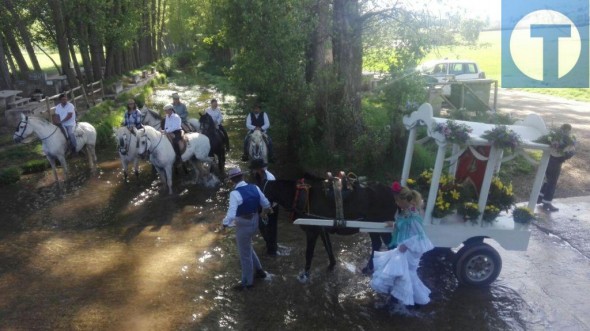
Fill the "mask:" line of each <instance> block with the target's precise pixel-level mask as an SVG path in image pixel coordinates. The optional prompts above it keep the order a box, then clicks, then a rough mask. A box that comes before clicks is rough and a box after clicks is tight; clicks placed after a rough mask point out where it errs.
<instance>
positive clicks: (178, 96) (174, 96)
mask: <svg viewBox="0 0 590 331" xmlns="http://www.w3.org/2000/svg"><path fill="white" fill-rule="evenodd" d="M171 97H172V99H180V95H178V93H172V95H171Z"/></svg>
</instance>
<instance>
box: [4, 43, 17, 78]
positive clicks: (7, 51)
mask: <svg viewBox="0 0 590 331" xmlns="http://www.w3.org/2000/svg"><path fill="white" fill-rule="evenodd" d="M0 36H2V33H0ZM0 39H2V38H0ZM2 47H4V53H5V55H6V62H8V65H9V66H10V71H11V72H12V76H11V77H12V78H14V77H15V76H16V73H17V72H18V70H17V69H16V64H14V60H13V59H12V56H11V55H10V48H9V47H8V44H6V40H4V43H3V44H2Z"/></svg>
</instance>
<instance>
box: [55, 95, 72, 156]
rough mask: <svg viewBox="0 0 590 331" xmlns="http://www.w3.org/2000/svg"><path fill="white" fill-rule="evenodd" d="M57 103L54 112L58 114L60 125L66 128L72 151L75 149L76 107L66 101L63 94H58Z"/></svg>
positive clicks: (66, 98)
mask: <svg viewBox="0 0 590 331" xmlns="http://www.w3.org/2000/svg"><path fill="white" fill-rule="evenodd" d="M59 102H60V103H59V104H58V105H57V106H55V114H57V115H58V116H59V121H60V124H61V126H62V127H63V128H64V129H65V130H66V132H67V135H68V139H69V140H70V145H71V148H72V151H73V152H75V151H76V134H75V132H74V129H75V127H76V109H75V108H74V105H72V104H71V103H69V102H68V97H67V96H66V95H65V94H60V96H59Z"/></svg>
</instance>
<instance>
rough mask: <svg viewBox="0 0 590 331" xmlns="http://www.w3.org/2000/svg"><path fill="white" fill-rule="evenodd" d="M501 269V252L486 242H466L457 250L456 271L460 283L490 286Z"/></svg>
mask: <svg viewBox="0 0 590 331" xmlns="http://www.w3.org/2000/svg"><path fill="white" fill-rule="evenodd" d="M501 270H502V258H500V254H498V252H497V251H496V250H495V249H494V248H493V247H492V246H490V245H488V244H486V243H483V242H481V243H476V244H466V245H465V246H463V247H462V248H461V249H460V250H459V251H458V252H457V256H456V260H455V266H454V271H455V276H457V279H458V280H459V283H460V284H464V285H470V286H488V285H490V284H491V283H492V282H493V281H495V280H496V278H498V275H499V274H500V271H501Z"/></svg>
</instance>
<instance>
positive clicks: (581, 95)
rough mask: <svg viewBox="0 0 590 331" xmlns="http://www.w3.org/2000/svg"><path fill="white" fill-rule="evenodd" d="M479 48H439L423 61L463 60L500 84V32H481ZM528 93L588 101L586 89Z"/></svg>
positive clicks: (543, 90) (545, 90) (538, 90)
mask: <svg viewBox="0 0 590 331" xmlns="http://www.w3.org/2000/svg"><path fill="white" fill-rule="evenodd" d="M479 44H480V45H481V46H479V47H468V46H460V47H439V48H437V49H435V50H433V51H432V52H431V53H430V54H428V56H426V58H425V61H427V60H433V59H443V58H449V59H464V60H473V61H475V62H477V63H478V65H479V66H480V70H482V71H484V72H485V73H486V77H487V78H489V79H496V80H498V83H499V84H500V86H501V84H502V80H501V78H502V77H501V76H502V70H501V67H502V63H501V38H500V31H483V32H482V33H481V34H480V36H479ZM522 90H525V91H528V92H533V93H541V94H547V95H555V96H560V97H563V98H567V99H573V100H579V101H590V89H588V88H551V89H549V88H528V89H522Z"/></svg>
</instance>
